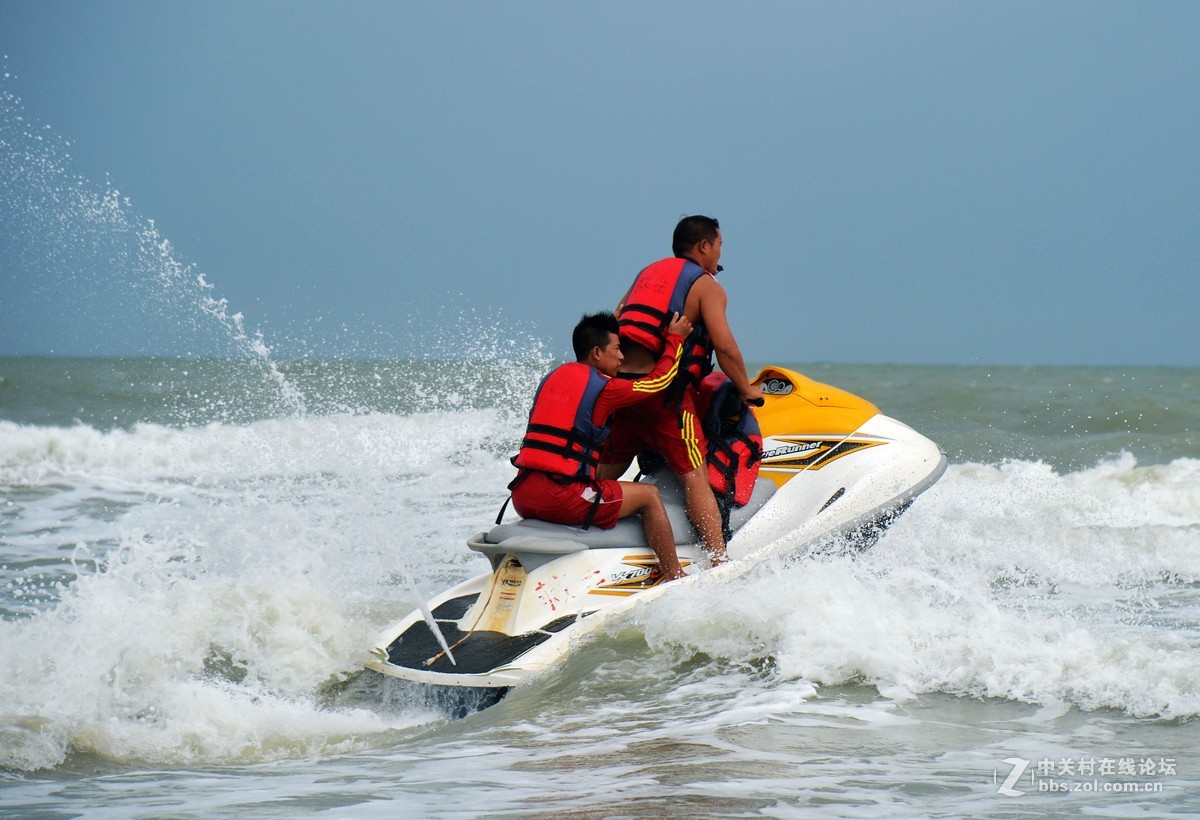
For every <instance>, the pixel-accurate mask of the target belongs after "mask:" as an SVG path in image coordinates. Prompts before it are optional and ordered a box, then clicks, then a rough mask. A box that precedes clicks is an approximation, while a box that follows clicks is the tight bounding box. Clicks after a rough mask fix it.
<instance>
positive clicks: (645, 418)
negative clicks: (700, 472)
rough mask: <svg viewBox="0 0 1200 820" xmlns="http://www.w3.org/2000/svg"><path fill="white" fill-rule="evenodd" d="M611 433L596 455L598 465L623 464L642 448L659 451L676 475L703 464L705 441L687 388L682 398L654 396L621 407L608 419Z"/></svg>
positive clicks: (706, 445)
mask: <svg viewBox="0 0 1200 820" xmlns="http://www.w3.org/2000/svg"><path fill="white" fill-rule="evenodd" d="M610 424H611V425H612V434H611V435H610V436H609V438H608V444H607V445H606V446H605V448H604V452H603V454H601V456H600V462H601V463H602V464H626V463H628V462H629V461H631V460H632V459H633V458H634V457H635V456H637V455H638V454H639V453H640V452H642V450H647V449H649V450H654V451H655V452H656V453H661V454H662V456H663V457H664V458H665V459H666V460H667V463H668V464H669V465H671V470H672V472H674V473H675V474H676V475H686V474H687V473H690V472H691V471H692V470H695V469H698V468H700V467H703V466H704V456H705V454H706V453H707V452H708V442H707V441H706V440H705V438H704V431H703V430H701V429H700V419H698V418H696V401H695V391H694V390H693V389H692V388H690V387H689V388H687V389H686V390H684V392H683V401H682V403H680V404H678V409H676V402H673V401H672V402H671V403H670V404H667V403H665V402H664V401H663V399H661V398H659V397H657V396H655V397H653V398H650V399H647V400H646V401H644V402H642V403H640V404H633V405H630V406H629V407H623V408H621V409H620V410H618V411H617V412H616V413H614V414H613V415H612V417H611V419H610Z"/></svg>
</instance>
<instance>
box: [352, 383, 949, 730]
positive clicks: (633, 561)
mask: <svg viewBox="0 0 1200 820" xmlns="http://www.w3.org/2000/svg"><path fill="white" fill-rule="evenodd" d="M754 384H756V385H758V386H759V387H760V388H761V390H762V392H763V397H764V398H763V404H762V406H761V407H759V408H758V409H757V410H756V411H755V413H754V415H755V417H756V419H757V421H758V425H759V427H760V429H761V436H762V445H761V460H760V462H759V471H758V476H757V479H756V480H755V481H754V483H753V488H752V490H751V491H750V492H749V493H748V495H749V498H748V499H746V502H745V504H744V505H743V506H740V507H732V508H731V509H729V510H728V521H727V523H726V528H727V532H731V533H732V537H731V538H729V539H728V540H727V551H728V554H729V557H730V559H731V560H730V561H729V562H727V563H725V564H723V565H721V566H718V567H716V568H712V569H708V568H706V567H707V565H708V562H707V555H706V553H705V552H704V550H703V549H702V547H701V546H700V537H699V535H698V534H697V533H696V532H695V530H694V529H693V528H692V526H691V524H690V523H689V522H688V520H687V516H686V514H685V512H684V504H683V491H682V489H681V488H680V486H679V484H678V483H677V482H676V481H675V478H674V476H673V475H672V474H671V472H670V470H659V471H657V472H655V473H654V474H652V475H650V476H648V477H644V478H643V479H642V480H646V481H651V482H653V483H655V484H656V485H657V486H658V488H659V492H660V493H661V495H662V498H663V501H664V504H665V506H666V508H667V512H668V515H669V517H670V519H671V526H672V529H673V531H674V534H675V540H676V544H677V550H678V553H679V559H680V563H681V564H682V565H683V567H684V569H685V571H687V572H688V577H686V578H683V579H680V580H677V581H673V582H669V583H668V582H666V581H665V577H664V576H663V575H661V573H658V572H656V571H655V569H656V565H657V563H658V560H657V558H656V557H655V554H654V552H653V551H652V550H651V549H650V547H649V546H648V545H647V544H646V541H645V538H644V537H643V534H642V528H641V522H640V521H639V520H638V519H637V518H636V517H630V518H624V519H622V520H621V521H619V522H618V523H617V525H616V526H615V527H614V528H612V529H608V530H601V529H597V528H589V529H581V528H579V527H570V526H565V525H561V524H551V523H547V522H545V521H537V520H532V519H525V520H515V521H510V522H504V523H498V524H497V525H496V526H494V527H492V528H491V529H489V530H486V531H484V532H480V533H478V534H476V535H475V536H473V537H472V538H470V539H469V540H468V541H467V546H468V548H470V549H471V550H474V551H475V552H478V553H479V554H480V555H482V556H483V557H485V558H486V559H487V560H488V562H489V563H490V565H491V570H490V571H489V572H485V573H483V574H481V575H479V576H477V577H475V578H472V579H470V580H468V581H464V582H463V583H461V584H459V585H457V586H455V587H453V588H451V589H448V590H446V591H445V592H442V593H441V594H440V595H437V596H435V597H434V598H432V599H431V600H429V601H428V602H427V603H424V604H422V605H420V606H419V607H418V609H416V610H415V611H413V612H411V613H409V614H408V615H407V616H405V617H404V618H403V619H401V620H400V621H399V622H397V623H396V624H394V625H392V626H390V627H389V628H388V629H387V630H386V631H385V632H384V633H383V634H382V635H381V636H380V637H379V639H378V640H377V641H376V642H375V644H374V646H372V647H371V650H370V652H371V660H370V661H369V662H368V663H367V668H368V669H371V670H374V671H375V672H378V673H380V674H382V675H384V676H387V677H388V678H389V679H392V682H393V683H394V682H395V680H397V679H398V680H400V681H406V682H408V683H407V684H405V685H409V686H410V688H411V689H413V690H415V691H417V692H418V693H419V696H420V697H422V698H423V699H424V700H425V702H426V703H428V704H432V705H436V706H439V707H441V708H444V709H446V710H447V711H450V712H452V713H453V714H456V715H460V716H461V715H463V714H466V713H469V712H471V711H474V710H477V709H480V708H484V707H487V706H490V705H492V704H494V703H496V702H498V701H499V700H500V699H501V698H502V697H503V696H504V695H505V694H506V693H507V692H508V691H509V690H510V689H512V688H513V687H516V686H521V685H522V684H523V683H525V682H526V681H528V680H529V679H530V678H532V677H534V676H536V675H538V674H539V673H541V672H543V671H544V670H546V669H548V668H551V667H552V666H554V665H555V664H556V663H557V662H559V661H560V660H561V659H562V658H563V657H564V656H565V655H566V654H567V653H568V652H569V651H570V648H571V646H572V642H573V641H575V640H576V639H578V638H579V637H580V636H582V635H583V634H585V633H587V632H590V631H593V630H594V629H595V626H596V625H597V624H599V623H600V622H602V621H603V620H605V619H606V618H607V617H610V616H611V615H612V614H613V613H616V612H619V611H621V610H623V609H627V608H628V607H630V606H632V605H633V603H634V602H636V601H639V600H647V599H648V598H651V597H654V596H656V595H658V594H661V593H662V592H663V591H664V590H665V589H677V588H681V587H684V586H686V585H688V584H689V583H692V582H695V581H696V579H697V576H698V574H699V573H700V572H705V573H714V574H716V573H737V572H741V571H744V570H745V569H746V568H747V567H749V566H751V565H753V563H756V562H757V560H758V559H759V558H760V557H764V556H767V555H771V554H775V553H779V552H781V551H786V552H787V553H788V554H789V555H790V554H796V555H803V554H805V553H806V552H812V551H819V550H829V549H831V548H833V545H838V548H840V549H853V550H865V549H867V548H869V547H870V546H871V545H872V544H874V542H875V541H876V540H877V539H878V538H879V536H880V534H881V533H882V532H883V531H884V529H886V527H887V526H888V525H889V524H890V523H891V522H892V521H894V520H895V518H896V517H897V516H898V515H900V514H901V513H902V512H903V511H904V510H905V509H907V508H908V506H909V505H910V504H911V503H912V502H913V499H915V498H916V497H917V496H918V495H919V494H920V493H922V492H923V491H925V490H926V489H928V488H929V487H930V486H932V485H933V483H934V482H936V481H937V480H938V478H940V477H941V475H942V473H943V472H945V470H946V464H947V461H946V456H945V454H944V453H942V452H941V450H940V449H939V448H938V446H937V445H936V444H934V443H933V442H932V441H930V440H929V439H928V438H926V437H925V436H923V435H921V434H920V433H918V432H916V431H915V430H913V429H912V428H910V427H908V426H906V425H905V424H903V423H901V422H899V421H897V420H895V419H893V418H890V417H888V416H886V415H884V414H883V413H881V412H880V411H879V409H878V408H877V407H876V406H875V405H873V404H871V403H870V402H868V401H866V400H864V399H861V398H859V397H858V396H855V395H853V394H851V393H849V392H847V391H845V390H841V389H839V388H836V387H832V386H830V385H826V384H821V383H819V382H816V381H813V380H812V379H809V378H807V377H805V376H803V375H801V374H799V373H796V372H794V371H791V370H787V369H785V368H782V367H767V368H765V369H764V370H762V371H761V372H760V373H759V374H758V376H757V377H756V378H755V379H754ZM680 591H682V590H680Z"/></svg>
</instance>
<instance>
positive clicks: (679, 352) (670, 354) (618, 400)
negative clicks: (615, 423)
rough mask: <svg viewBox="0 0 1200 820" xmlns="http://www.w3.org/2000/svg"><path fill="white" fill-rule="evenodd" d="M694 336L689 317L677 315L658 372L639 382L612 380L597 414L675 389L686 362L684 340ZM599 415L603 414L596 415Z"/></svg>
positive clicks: (599, 403)
mask: <svg viewBox="0 0 1200 820" xmlns="http://www.w3.org/2000/svg"><path fill="white" fill-rule="evenodd" d="M691 332H692V323H691V322H690V321H688V319H687V317H684V316H680V315H679V314H678V313H677V314H675V317H674V319H673V320H672V321H671V324H670V325H668V327H667V339H666V343H665V344H664V345H663V353H662V356H660V357H659V359H658V362H657V363H655V365H654V369H653V370H651V371H650V372H649V373H647V374H646V375H645V376H641V377H639V378H637V379H632V380H630V379H609V381H608V384H606V385H605V387H604V390H603V391H601V393H600V396H599V397H598V398H597V401H596V404H597V410H598V411H599V410H601V408H602V409H603V411H605V412H611V411H613V410H616V409H617V408H619V407H626V406H628V405H631V404H637V403H638V402H640V401H644V400H645V399H647V398H649V397H651V396H655V395H657V394H659V393H661V392H662V391H664V390H666V389H667V388H668V387H670V386H671V383H672V382H673V381H675V377H676V376H677V375H678V374H679V362H680V360H681V359H682V358H683V340H684V337H685V336H687V335H688V334H689V333H691ZM596 415H599V412H597V413H596Z"/></svg>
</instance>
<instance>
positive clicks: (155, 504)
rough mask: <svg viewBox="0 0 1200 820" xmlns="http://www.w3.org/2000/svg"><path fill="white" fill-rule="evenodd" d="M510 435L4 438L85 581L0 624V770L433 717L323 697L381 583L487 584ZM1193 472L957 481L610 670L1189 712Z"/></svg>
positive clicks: (4, 433) (304, 742)
mask: <svg viewBox="0 0 1200 820" xmlns="http://www.w3.org/2000/svg"><path fill="white" fill-rule="evenodd" d="M511 436H512V421H511V419H507V418H500V417H499V416H498V415H497V414H496V413H495V412H493V411H489V410H478V411H476V410H469V411H446V412H437V413H426V414H415V415H411V416H390V415H385V414H365V415H339V416H329V417H307V418H290V419H275V420H267V421H261V422H255V423H252V424H246V425H215V424H214V425H209V426H207V427H196V428H187V429H177V428H168V427H157V426H153V425H139V426H137V427H135V428H133V429H131V430H114V431H111V432H99V431H96V430H93V429H91V428H88V427H84V426H77V427H72V428H43V427H30V426H20V425H15V424H11V423H2V422H0V484H3V485H6V486H10V487H23V488H26V489H30V488H32V489H33V490H36V492H34V493H33V495H32V496H31V497H30V498H27V499H23V500H20V501H18V502H15V503H16V504H17V505H18V507H20V512H19V514H17V515H16V516H15V517H10V519H9V521H10V525H9V532H10V534H11V535H12V540H13V542H14V543H19V542H21V541H22V539H25V540H28V541H30V542H31V543H32V541H33V540H35V539H46V538H50V539H52V540H53V539H57V540H58V541H61V542H62V543H63V544H64V545H66V547H67V548H68V550H69V552H68V555H67V557H68V558H69V557H70V555H69V553H70V552H75V553H76V559H77V560H76V563H75V566H76V568H77V570H78V572H79V573H80V574H79V577H76V578H72V579H71V580H70V583H69V584H67V585H66V587H65V589H63V590H62V591H61V592H60V593H59V594H57V595H56V596H54V597H53V600H50V601H49V602H48V603H45V604H44V605H42V606H40V608H38V609H37V611H36V612H35V613H34V614H32V615H27V616H24V617H19V618H12V619H10V620H8V621H4V622H0V703H3V704H4V706H3V712H4V714H3V716H2V717H0V727H2V728H0V736H2V740H3V742H2V743H0V749H3V750H4V752H3V754H4V758H3V761H0V765H6V766H10V767H16V768H21V769H33V768H39V767H46V766H54V765H56V764H57V763H58V762H59V761H61V760H62V759H63V758H64V756H66V755H67V754H68V753H70V752H71V751H72V750H74V751H84V752H91V753H95V754H99V755H103V756H105V757H108V758H112V759H118V760H126V761H150V762H157V763H163V764H187V763H195V764H203V763H228V762H234V761H241V762H250V761H258V760H271V759H278V758H286V757H300V756H305V755H309V754H314V753H319V752H320V753H329V752H336V751H340V750H345V749H352V748H363V747H365V746H369V745H370V744H372V743H373V742H375V740H374V739H375V738H376V737H377V736H378V734H379V733H380V732H386V731H389V730H390V729H392V728H395V727H397V726H406V725H412V724H413V723H414V722H419V721H424V720H428V719H429V715H428V714H427V713H424V712H422V711H421V710H420V709H418V708H416V707H413V708H412V709H411V710H409V711H407V712H404V713H401V714H393V715H388V714H383V713H376V712H364V711H360V710H356V709H353V708H348V707H347V708H343V707H330V706H328V705H323V702H322V700H321V698H320V695H319V693H320V691H321V689H322V687H323V686H324V685H326V684H328V683H330V682H331V681H336V680H339V679H341V678H344V677H345V676H347V675H350V674H352V673H353V672H354V671H355V670H357V669H359V668H360V667H361V665H362V663H363V661H364V660H365V654H364V653H365V647H367V646H369V645H370V642H371V641H372V640H373V639H374V638H375V637H376V633H377V631H378V630H380V629H381V628H382V627H384V626H385V625H386V624H387V623H388V622H390V621H391V620H392V619H394V618H395V617H396V616H397V615H399V614H402V613H403V612H405V611H407V610H408V609H409V608H410V607H411V605H412V603H413V602H412V601H411V600H410V597H411V596H410V594H409V592H408V591H407V587H406V585H405V584H404V583H403V582H402V581H401V580H400V579H401V577H402V573H400V570H401V569H402V568H403V569H404V570H405V571H406V572H412V574H413V575H414V576H415V577H416V578H417V579H418V584H419V585H420V587H421V592H422V593H423V594H425V595H428V594H431V593H433V592H435V591H438V590H440V589H442V588H444V587H446V586H449V585H450V584H451V583H453V582H456V581H458V580H461V579H463V578H465V577H468V576H469V575H472V574H474V573H476V572H479V571H482V569H483V566H484V564H483V562H482V560H481V559H479V558H478V556H476V555H474V554H473V553H470V552H469V551H468V550H466V549H465V548H464V546H463V540H464V539H465V537H466V536H468V535H470V534H471V533H472V532H474V531H476V530H478V529H482V528H485V527H486V526H487V524H488V522H489V521H490V520H491V518H492V517H493V516H494V514H495V510H496V508H497V507H498V505H499V503H500V501H501V500H502V499H503V497H504V494H505V493H504V489H503V487H504V484H505V483H506V482H507V480H508V479H509V478H510V476H511V467H510V465H509V464H508V463H507V460H506V456H507V455H508V452H509V450H510V449H511V447H512V446H513V445H514V444H515V442H514V441H512V440H511ZM1198 476H1200V462H1197V461H1196V460H1188V459H1179V460H1176V461H1174V462H1172V463H1170V464H1166V465H1161V466H1154V467H1139V466H1138V465H1137V464H1136V463H1135V462H1134V461H1133V460H1132V459H1131V458H1128V457H1122V458H1119V459H1115V460H1112V461H1105V462H1103V463H1100V464H1098V465H1096V466H1095V467H1093V468H1092V469H1089V470H1084V471H1080V472H1075V473H1068V474H1065V475H1064V474H1058V473H1056V472H1054V471H1053V470H1052V469H1050V468H1048V467H1046V466H1044V465H1041V464H1037V463H1030V462H1010V463H1005V464H1001V465H994V466H988V465H978V464H967V465H955V466H952V467H951V469H950V470H949V472H948V473H947V475H946V476H945V477H944V478H943V479H942V481H941V482H940V483H939V484H938V485H936V486H935V487H934V488H933V489H932V490H930V491H929V492H927V493H926V494H925V495H923V496H922V497H921V498H920V499H919V500H918V502H917V504H916V505H914V507H913V509H912V510H911V511H910V512H908V513H907V514H906V515H905V516H904V517H902V518H901V519H900V520H899V522H898V523H897V524H896V525H895V526H894V527H893V529H892V530H890V531H889V533H888V534H887V535H886V536H885V537H884V539H883V541H882V542H881V543H880V544H879V545H878V546H877V547H876V548H875V549H874V550H873V551H872V552H870V553H868V554H867V555H866V556H864V557H862V558H858V559H850V558H829V559H819V560H807V561H798V560H785V559H772V560H771V561H769V562H764V563H763V564H761V565H759V566H758V567H757V568H755V569H754V570H752V571H751V572H749V573H747V574H745V575H744V576H742V577H740V578H738V579H736V580H733V581H729V582H719V581H718V579H717V578H715V577H714V578H713V579H712V581H709V580H708V579H701V580H702V582H701V583H700V584H698V585H696V587H695V588H693V589H683V588H681V589H679V591H678V594H675V593H674V592H672V591H668V594H666V595H664V596H663V597H662V598H661V599H659V600H658V601H655V602H653V603H651V604H649V605H646V606H643V607H639V608H635V610H634V611H633V612H632V613H631V614H630V615H629V616H628V619H627V620H626V621H625V622H624V626H620V625H618V627H617V628H618V629H632V630H634V632H635V634H640V633H642V632H643V631H644V634H645V640H646V641H647V642H648V643H649V645H650V647H651V648H652V651H653V654H654V655H655V658H654V659H653V660H652V661H650V666H649V667H646V666H645V665H641V666H638V668H636V669H629V668H627V667H624V666H622V667H620V668H618V669H616V670H613V672H612V674H617V675H629V676H632V679H636V680H642V679H644V678H646V677H647V676H649V677H651V678H652V677H654V676H656V675H658V674H661V672H660V670H659V667H661V666H662V664H663V662H664V661H665V663H666V667H665V668H668V669H669V668H671V667H672V665H673V664H674V663H675V661H677V660H683V659H687V658H690V657H692V656H694V655H695V654H696V653H702V654H703V655H707V656H710V657H712V658H717V659H726V660H727V661H729V662H732V663H733V664H735V665H739V667H740V665H744V664H749V665H750V666H752V667H753V668H758V669H761V668H768V669H771V670H773V671H772V672H771V673H770V675H771V680H773V681H774V683H771V681H769V680H768V681H764V680H763V679H762V678H761V676H758V677H753V678H751V679H749V680H748V681H747V682H746V691H745V693H744V702H743V701H739V702H738V703H736V704H732V705H730V708H731V709H735V712H731V713H730V714H735V713H736V714H743V715H744V716H746V719H747V720H750V719H754V720H757V719H759V718H755V717H753V716H754V715H758V716H760V717H761V716H764V715H765V716H769V715H770V714H772V710H783V712H787V713H792V714H795V713H803V712H804V711H805V709H806V708H808V707H805V706H804V704H805V702H807V701H808V700H809V699H811V698H812V695H813V693H814V692H816V691H819V690H820V687H825V686H829V685H836V684H847V683H854V682H857V681H866V682H867V683H870V684H873V685H874V686H876V687H878V688H879V690H880V691H881V692H883V693H884V694H885V696H886V697H888V698H893V699H903V698H907V697H909V696H910V695H913V694H917V693H927V692H941V693H947V694H951V695H963V696H983V697H989V698H999V699H1009V700H1017V701H1030V702H1038V703H1047V704H1052V703H1067V704H1073V705H1075V706H1078V707H1081V708H1085V709H1094V708H1101V707H1109V708H1114V709H1118V710H1122V711H1125V712H1127V713H1129V714H1132V715H1152V716H1163V717H1184V716H1191V715H1195V714H1200V696H1198V695H1197V694H1196V693H1197V691H1198V690H1200V660H1198V659H1197V658H1198V657H1200V653H1197V652H1196V651H1194V647H1190V646H1189V645H1188V641H1189V640H1193V639H1194V636H1195V634H1196V630H1195V628H1194V623H1195V615H1196V610H1197V609H1198V608H1200V602H1198V601H1197V600H1196V598H1195V595H1194V593H1193V594H1189V593H1188V589H1190V587H1189V585H1191V584H1194V583H1196V582H1197V580H1198V579H1200V556H1198V555H1197V551H1196V550H1195V548H1194V547H1195V543H1196V533H1197V532H1198V531H1200V501H1198V498H1197V486H1198V484H1200V482H1197V478H1198ZM89 505H91V506H89ZM97 505H98V507H97ZM106 505H107V506H106ZM108 507H112V510H114V511H110V512H107V513H104V512H103V511H104V510H105V509H107V508H108ZM97 509H99V510H100V512H97ZM102 513H103V514H102ZM67 519H70V520H67ZM11 522H16V523H15V524H14V523H11ZM20 530H23V531H20ZM35 530H36V531H37V532H36V533H35V532H34V531H35ZM47 533H49V534H47ZM89 533H90V534H91V537H90V538H89ZM77 542H80V543H81V547H80V548H79V549H78V550H74V549H73V547H74V545H75V544H76V543H77ZM89 558H90V559H91V560H89ZM64 566H69V563H66V559H65V558H64ZM7 577H8V578H9V579H10V581H11V578H12V576H11V573H10V575H9V576H7ZM1189 618H1191V619H1192V621H1191V622H1190V623H1191V625H1190V626H1187V627H1186V628H1177V627H1176V626H1174V625H1173V623H1175V622H1184V621H1186V620H1187V619H1189ZM1172 619H1174V622H1173V621H1172ZM1189 636H1191V637H1189ZM1180 650H1188V651H1180ZM585 651H587V650H586V649H585ZM764 665H765V667H764ZM727 678H728V673H726V674H722V675H721V676H720V677H719V678H712V679H709V678H706V677H705V676H704V675H700V676H699V677H698V678H697V680H696V681H695V682H694V683H693V684H690V685H691V686H692V687H693V689H689V688H687V687H684V688H681V689H680V690H679V691H678V692H677V695H676V697H678V698H680V699H682V700H683V701H688V700H689V699H692V700H695V699H696V698H699V699H700V700H703V697H702V696H701V695H702V692H701V694H696V693H697V692H700V691H701V690H703V689H704V687H705V686H716V687H727V686H728V685H729V680H728V679H727ZM814 687H816V688H814ZM693 696H694V697H693ZM680 708H684V709H691V710H692V711H693V712H694V708H693V707H689V706H687V704H684V705H682V706H681V707H680ZM812 708H814V709H816V708H817V707H816V706H815V705H814V706H813V707H812ZM864 708H866V707H864ZM736 710H742V711H740V712H737V711H736ZM819 711H820V710H819V709H817V712H819ZM817 712H814V716H813V719H814V720H826V719H827V717H828V716H825V717H822V716H821V715H820V714H817ZM861 717H862V719H863V720H867V721H868V722H869V721H872V720H892V719H896V716H895V715H893V714H891V713H890V712H888V710H886V709H885V710H882V711H880V710H879V709H876V710H875V712H874V713H872V712H870V709H867V711H864V712H863V713H862V715H861ZM730 719H732V718H730V717H729V715H726V716H725V717H721V716H718V715H714V716H713V718H712V721H710V722H709V723H705V722H704V721H699V722H698V723H697V726H698V727H699V728H697V729H696V731H697V732H700V733H702V734H703V733H704V732H708V731H710V730H711V731H712V732H715V731H717V729H718V728H719V727H720V726H722V725H730V724H729V720H730ZM762 719H767V718H762ZM735 722H736V721H735ZM710 724H711V725H710ZM706 727H707V728H706Z"/></svg>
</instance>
